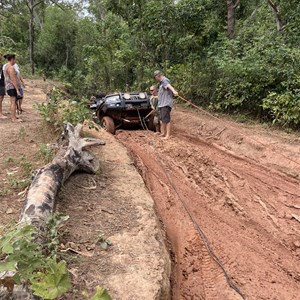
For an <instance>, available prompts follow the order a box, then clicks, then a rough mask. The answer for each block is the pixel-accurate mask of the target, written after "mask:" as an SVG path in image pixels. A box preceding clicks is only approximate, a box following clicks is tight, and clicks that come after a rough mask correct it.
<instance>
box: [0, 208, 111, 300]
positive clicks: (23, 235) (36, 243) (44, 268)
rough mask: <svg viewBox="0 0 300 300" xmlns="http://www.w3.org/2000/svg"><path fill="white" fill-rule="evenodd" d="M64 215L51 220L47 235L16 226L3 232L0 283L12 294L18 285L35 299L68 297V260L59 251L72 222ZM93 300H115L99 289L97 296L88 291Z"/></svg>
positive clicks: (87, 295) (69, 283)
mask: <svg viewBox="0 0 300 300" xmlns="http://www.w3.org/2000/svg"><path fill="white" fill-rule="evenodd" d="M68 218H69V217H68V216H65V215H63V214H60V213H56V214H54V215H53V216H52V217H50V218H49V219H48V220H47V222H46V226H45V230H44V231H43V232H41V231H37V230H36V228H35V227H34V226H32V225H20V224H13V225H12V226H10V227H9V228H6V229H3V228H2V232H1V238H0V272H6V273H5V275H6V276H5V277H4V278H3V279H1V280H0V286H1V285H2V286H4V287H5V288H6V289H7V290H8V292H9V293H12V292H13V290H14V286H15V285H20V284H25V285H27V286H28V288H29V290H31V291H32V293H33V294H34V295H35V296H38V297H40V298H42V299H49V300H50V299H57V298H58V297H60V296H62V295H63V294H65V293H67V292H68V291H69V290H70V289H71V287H72V285H71V279H70V274H69V271H68V268H67V263H66V260H64V259H63V256H62V253H61V252H60V251H59V236H60V228H61V227H62V226H63V224H64V222H66V221H67V220H68ZM83 295H84V297H86V298H87V299H91V300H97V299H98V300H109V299H111V298H110V296H109V295H108V293H107V291H106V290H105V289H102V288H100V287H97V291H96V293H95V295H94V296H91V297H90V295H89V294H88V293H87V292H86V291H84V292H83Z"/></svg>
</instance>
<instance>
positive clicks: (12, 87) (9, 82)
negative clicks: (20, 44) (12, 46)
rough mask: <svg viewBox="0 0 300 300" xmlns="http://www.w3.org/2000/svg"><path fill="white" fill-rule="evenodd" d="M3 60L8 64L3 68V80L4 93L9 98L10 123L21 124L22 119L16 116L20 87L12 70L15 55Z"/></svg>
mask: <svg viewBox="0 0 300 300" xmlns="http://www.w3.org/2000/svg"><path fill="white" fill-rule="evenodd" d="M5 58H6V59H7V60H8V63H7V64H6V65H5V66H4V67H3V73H4V78H5V87H6V92H7V94H8V95H9V96H10V113H11V120H12V122H22V119H20V118H18V119H17V116H16V109H17V105H16V101H17V98H22V95H21V92H20V90H19V87H20V86H21V83H20V80H19V79H18V74H17V71H16V70H15V68H14V64H15V63H16V55H15V54H7V55H5Z"/></svg>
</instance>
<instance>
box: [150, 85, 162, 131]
mask: <svg viewBox="0 0 300 300" xmlns="http://www.w3.org/2000/svg"><path fill="white" fill-rule="evenodd" d="M150 93H151V96H150V105H151V108H152V111H153V113H154V119H153V123H154V126H155V131H156V133H160V111H159V107H158V96H157V87H156V86H154V85H152V86H151V87H150Z"/></svg>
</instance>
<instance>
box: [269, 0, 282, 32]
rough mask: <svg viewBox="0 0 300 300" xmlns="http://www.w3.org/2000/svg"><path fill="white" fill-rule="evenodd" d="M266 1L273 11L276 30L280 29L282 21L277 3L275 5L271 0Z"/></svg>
mask: <svg viewBox="0 0 300 300" xmlns="http://www.w3.org/2000/svg"><path fill="white" fill-rule="evenodd" d="M268 3H269V5H270V7H271V9H272V11H273V13H274V16H275V22H276V28H277V31H282V28H283V23H282V19H281V15H280V9H279V5H276V4H275V3H274V2H272V0H268Z"/></svg>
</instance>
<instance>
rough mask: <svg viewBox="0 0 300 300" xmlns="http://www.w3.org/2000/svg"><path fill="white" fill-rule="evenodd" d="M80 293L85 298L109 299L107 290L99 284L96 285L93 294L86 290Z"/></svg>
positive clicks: (94, 299)
mask: <svg viewBox="0 0 300 300" xmlns="http://www.w3.org/2000/svg"><path fill="white" fill-rule="evenodd" d="M82 295H83V296H84V297H85V298H86V299H90V300H111V297H110V296H109V294H108V292H107V290H106V289H104V288H102V287H100V286H97V287H96V293H95V294H94V296H90V295H89V293H88V292H87V291H84V292H82ZM90 297H91V298H90Z"/></svg>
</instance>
